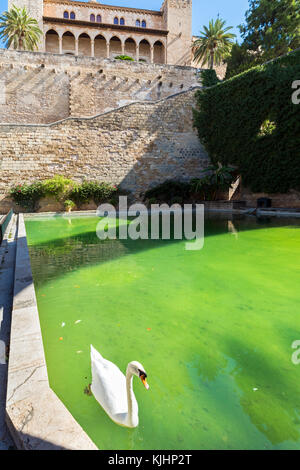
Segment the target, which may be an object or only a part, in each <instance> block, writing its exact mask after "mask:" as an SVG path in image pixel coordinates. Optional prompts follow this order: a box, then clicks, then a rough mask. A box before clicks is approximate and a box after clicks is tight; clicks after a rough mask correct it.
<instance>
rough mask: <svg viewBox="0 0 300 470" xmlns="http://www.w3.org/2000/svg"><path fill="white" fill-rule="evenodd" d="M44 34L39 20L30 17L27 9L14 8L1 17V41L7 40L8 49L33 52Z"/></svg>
mask: <svg viewBox="0 0 300 470" xmlns="http://www.w3.org/2000/svg"><path fill="white" fill-rule="evenodd" d="M42 34H43V33H42V31H41V30H40V28H39V26H38V22H37V20H35V19H34V18H31V17H30V16H29V15H28V13H27V11H26V8H18V7H16V6H13V7H12V8H11V9H10V10H9V11H6V12H4V13H3V15H2V16H1V17H0V39H4V40H5V42H6V44H5V45H6V47H7V48H9V47H10V46H12V47H13V48H14V49H19V50H28V51H33V50H34V49H37V46H38V43H39V40H40V37H41V35H42Z"/></svg>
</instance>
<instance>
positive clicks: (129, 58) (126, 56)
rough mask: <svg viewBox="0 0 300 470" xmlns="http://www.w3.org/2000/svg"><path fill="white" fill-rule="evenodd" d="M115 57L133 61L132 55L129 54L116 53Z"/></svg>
mask: <svg viewBox="0 0 300 470" xmlns="http://www.w3.org/2000/svg"><path fill="white" fill-rule="evenodd" d="M115 59H117V60H130V61H132V62H133V61H134V59H133V58H132V57H130V56H129V55H117V56H116V57H115Z"/></svg>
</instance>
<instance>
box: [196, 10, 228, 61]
mask: <svg viewBox="0 0 300 470" xmlns="http://www.w3.org/2000/svg"><path fill="white" fill-rule="evenodd" d="M225 24H226V21H224V20H221V19H220V18H217V20H216V21H215V22H214V20H211V21H210V22H209V26H208V27H207V26H203V29H204V31H201V32H200V34H201V36H200V37H199V38H198V39H196V41H194V43H193V45H192V48H193V52H194V60H195V61H196V63H200V62H201V63H203V65H205V64H209V66H210V68H211V69H213V68H214V64H216V65H219V64H220V63H221V61H222V60H223V59H224V58H225V57H226V55H227V54H229V52H230V50H231V47H232V40H233V39H234V38H235V34H233V33H229V32H228V31H229V30H230V29H232V26H227V27H226V28H225Z"/></svg>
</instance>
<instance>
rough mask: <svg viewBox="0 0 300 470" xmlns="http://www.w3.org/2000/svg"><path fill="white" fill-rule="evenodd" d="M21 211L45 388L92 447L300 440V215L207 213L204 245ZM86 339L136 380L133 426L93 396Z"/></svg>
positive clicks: (294, 444) (294, 445)
mask: <svg viewBox="0 0 300 470" xmlns="http://www.w3.org/2000/svg"><path fill="white" fill-rule="evenodd" d="M98 222H99V219H97V218H93V217H80V218H79V217H72V218H71V217H70V218H63V217H55V218H31V219H26V229H27V235H28V242H29V250H30V256H31V263H32V270H33V276H34V281H35V289H36V295H37V300H38V308H39V315H40V322H41V327H42V334H43V342H44V347H45V353H46V361H47V367H48V373H49V380H50V385H51V387H52V388H53V390H54V391H55V392H56V394H57V395H58V397H59V398H60V399H61V400H62V401H63V402H64V404H65V405H66V407H67V408H68V409H69V411H70V412H71V413H72V414H73V416H74V417H75V418H76V420H77V421H78V422H79V423H80V425H81V426H82V428H83V429H84V430H85V431H86V432H87V434H88V435H89V436H90V438H91V439H92V440H93V441H94V442H95V444H96V445H97V446H98V447H99V448H100V449H110V450H113V449H117V450H122V449H135V450H138V449H157V450H159V449H170V450H172V449H300V387H299V385H300V364H299V365H295V364H294V363H293V362H292V354H293V352H295V351H294V350H293V349H292V343H293V342H294V341H295V340H300V314H299V301H300V289H299V286H300V221H296V220H287V219H285V220H276V219H272V220H268V219H264V220H256V219H255V218H254V217H253V218H245V219H240V220H238V219H237V220H233V222H232V221H228V220H222V219H220V220H217V219H216V220H215V219H209V220H206V224H205V245H204V248H203V249H202V250H201V251H186V250H185V243H184V241H172V240H171V241H150V240H149V241H147V240H144V241H130V240H127V241H123V240H122V241H120V240H112V241H100V240H99V239H98V238H97V236H96V226H97V223H98ZM90 344H93V346H94V347H95V348H96V349H98V351H99V352H100V353H101V354H102V355H103V356H104V357H105V358H106V359H109V360H110V361H112V362H114V363H115V364H117V365H118V367H119V368H120V369H121V370H122V371H123V372H124V373H125V371H126V367H127V364H128V362H130V361H132V360H137V361H139V362H141V363H142V364H143V365H144V367H145V369H146V371H147V373H148V382H149V385H150V389H149V391H146V390H145V389H144V387H143V385H142V384H141V382H140V381H139V380H138V379H137V378H135V379H134V392H135V395H136V398H137V401H138V403H139V419H140V424H139V426H138V428H136V429H126V428H123V427H119V426H118V425H116V424H114V423H113V422H112V421H111V420H110V418H109V417H108V416H107V415H106V414H105V412H104V411H103V410H102V408H101V407H100V405H99V404H98V403H97V402H96V400H95V399H94V397H93V396H89V395H87V394H85V393H84V389H85V387H86V386H88V385H89V383H90V382H91V364H90Z"/></svg>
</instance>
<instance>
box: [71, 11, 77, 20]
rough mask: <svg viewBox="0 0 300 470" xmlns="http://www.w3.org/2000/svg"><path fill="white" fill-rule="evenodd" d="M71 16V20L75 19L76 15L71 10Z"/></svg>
mask: <svg viewBox="0 0 300 470" xmlns="http://www.w3.org/2000/svg"><path fill="white" fill-rule="evenodd" d="M70 18H71V20H75V18H76V16H75V13H74V11H71V13H70Z"/></svg>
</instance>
